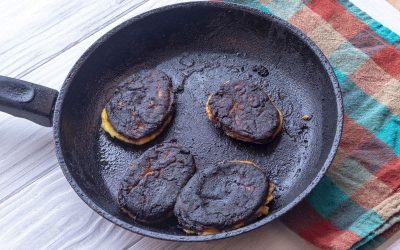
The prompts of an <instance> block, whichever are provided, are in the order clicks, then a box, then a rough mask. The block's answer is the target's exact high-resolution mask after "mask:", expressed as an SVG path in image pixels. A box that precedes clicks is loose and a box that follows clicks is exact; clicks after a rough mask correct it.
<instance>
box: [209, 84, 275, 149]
mask: <svg viewBox="0 0 400 250" xmlns="http://www.w3.org/2000/svg"><path fill="white" fill-rule="evenodd" d="M206 110H207V113H208V116H209V118H210V120H211V121H212V122H213V123H214V124H215V125H216V126H217V127H219V128H222V130H224V132H225V133H226V134H227V135H228V136H230V137H233V138H235V139H238V140H242V141H247V142H253V143H260V144H261V143H267V142H269V141H271V140H272V139H273V138H274V137H275V136H276V134H277V133H279V131H280V130H281V128H282V117H281V114H280V111H279V110H278V109H277V108H276V107H275V106H274V104H273V103H272V102H271V100H270V99H269V97H268V95H267V93H266V92H265V89H264V87H263V86H261V85H259V84H254V83H248V82H227V83H225V84H223V85H222V86H221V87H220V88H219V90H218V91H217V92H215V93H214V94H213V95H212V96H211V97H210V98H209V100H208V102H207V107H206Z"/></svg>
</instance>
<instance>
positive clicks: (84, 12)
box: [0, 0, 400, 250]
mask: <svg viewBox="0 0 400 250" xmlns="http://www.w3.org/2000/svg"><path fill="white" fill-rule="evenodd" d="M176 2H183V1H179V0H143V1H142V0H130V1H128V0H125V1H124V0H118V1H115V0H114V1H111V0H87V1H83V0H71V1H67V0H52V1H45V0H37V1H32V0H21V1H12V0H3V1H0V9H1V10H2V15H0V23H1V24H2V25H0V62H1V64H0V75H7V76H11V77H18V78H21V79H24V80H27V81H31V82H35V83H39V84H42V85H45V86H48V87H52V88H55V89H59V88H60V86H61V84H62V82H63V81H64V79H65V77H66V75H67V74H68V72H69V70H70V69H71V67H72V66H73V64H74V63H75V62H76V61H77V60H78V58H79V57H80V56H81V55H82V53H83V52H84V51H85V50H86V49H87V48H88V47H89V46H90V45H91V44H93V42H94V41H96V40H97V39H98V38H99V37H101V36H102V35H104V34H105V33H106V32H107V31H109V30H110V29H112V28H113V27H115V26H116V25H118V24H120V23H122V22H123V21H125V20H127V19H129V18H131V17H133V16H135V15H137V14H140V13H143V12H145V11H147V10H150V9H153V8H156V7H160V6H163V5H167V4H172V3H176ZM0 141H1V143H0V228H1V233H0V249H77V248H79V249H126V248H130V249H211V248H212V249H265V248H266V246H268V247H269V248H271V249H294V250H295V249H312V247H311V245H310V244H308V243H307V242H305V241H303V240H302V239H300V238H299V237H298V236H297V235H295V234H294V233H292V232H291V231H290V230H288V229H287V228H286V227H285V226H283V225H282V224H281V223H280V222H278V221H276V222H273V223H271V224H269V225H268V226H266V227H263V228H262V229H260V230H256V231H253V232H251V233H249V234H245V235H242V236H239V237H236V238H232V239H227V240H220V241H215V242H206V243H186V244H183V243H176V242H167V241H160V240H154V239H151V238H147V237H142V236H139V235H136V234H133V233H130V232H128V231H126V230H124V229H121V228H119V227H117V226H115V225H113V224H112V223H110V222H108V221H106V220H105V219H103V218H101V217H100V216H99V215H97V214H96V213H94V212H93V211H92V210H91V209H90V208H89V207H87V206H86V204H84V202H83V201H81V200H80V198H79V197H78V196H77V195H76V194H75V193H74V191H73V190H72V189H71V187H70V186H69V184H68V183H67V181H66V180H65V178H64V176H63V175H62V173H61V170H60V168H59V165H58V163H57V159H56V156H55V149H54V143H53V139H52V131H51V129H49V128H43V127H40V126H39V125H36V124H33V123H31V122H29V121H26V120H23V119H19V118H15V117H11V116H9V115H7V114H4V113H0ZM395 237H396V236H395ZM399 237H400V236H397V238H393V239H394V240H392V241H391V243H390V244H388V245H387V246H390V245H392V246H396V242H395V241H396V239H398V238H399ZM393 242H394V243H393ZM386 244H387V243H386ZM387 246H386V247H387ZM397 246H398V244H397Z"/></svg>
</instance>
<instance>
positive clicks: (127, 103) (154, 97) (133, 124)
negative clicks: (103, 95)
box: [106, 70, 173, 140]
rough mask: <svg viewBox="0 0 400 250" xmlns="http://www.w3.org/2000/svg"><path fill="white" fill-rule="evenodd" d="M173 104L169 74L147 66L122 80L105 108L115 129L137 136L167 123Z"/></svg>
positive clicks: (134, 137)
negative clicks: (145, 69)
mask: <svg viewBox="0 0 400 250" xmlns="http://www.w3.org/2000/svg"><path fill="white" fill-rule="evenodd" d="M172 105H173V89H172V82H171V80H170V79H169V77H168V76H167V75H166V74H164V73H163V72H161V71H159V70H148V71H144V72H141V73H140V74H135V75H133V76H131V77H130V78H129V79H128V80H126V81H125V82H123V83H122V84H120V85H119V86H118V87H117V89H116V90H115V93H114V95H113V96H112V97H111V99H110V100H109V102H108V103H107V104H106V111H107V116H108V121H109V122H110V123H111V125H112V127H113V128H114V130H115V131H117V132H118V133H120V134H122V135H123V136H125V137H126V138H128V139H133V140H138V139H140V138H143V137H146V136H148V135H150V134H152V133H154V132H155V131H156V130H157V129H159V128H161V127H162V126H163V125H164V124H163V123H165V122H166V121H167V120H168V119H167V117H168V116H169V115H171V113H172ZM164 127H165V126H164Z"/></svg>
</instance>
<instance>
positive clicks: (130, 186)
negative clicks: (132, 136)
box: [118, 143, 195, 223]
mask: <svg viewBox="0 0 400 250" xmlns="http://www.w3.org/2000/svg"><path fill="white" fill-rule="evenodd" d="M194 172H195V162H194V159H193V156H192V155H191V154H190V152H189V151H188V150H187V149H185V148H184V147H182V146H179V145H177V144H175V143H162V144H158V145H156V146H154V147H152V148H150V149H148V150H147V151H146V152H144V153H143V154H142V156H141V157H140V158H139V159H138V160H137V161H136V162H135V163H134V164H133V165H132V166H131V167H130V168H129V171H128V172H127V176H126V177H125V179H124V181H123V182H122V187H121V189H120V191H119V194H118V202H119V204H120V206H121V208H122V210H123V211H124V212H125V213H127V214H128V215H129V216H130V217H131V218H133V219H136V220H138V221H142V222H146V223H154V222H159V221H161V220H164V219H167V218H168V217H169V216H170V215H172V210H173V207H174V205H175V202H176V198H177V196H178V194H179V192H180V191H181V189H182V187H183V186H184V185H185V184H186V183H187V181H188V180H189V179H190V177H191V176H192V175H193V174H194Z"/></svg>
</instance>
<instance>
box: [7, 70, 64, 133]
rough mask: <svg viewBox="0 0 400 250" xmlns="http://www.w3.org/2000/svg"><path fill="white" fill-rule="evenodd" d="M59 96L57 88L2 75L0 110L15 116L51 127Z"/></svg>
mask: <svg viewBox="0 0 400 250" xmlns="http://www.w3.org/2000/svg"><path fill="white" fill-rule="evenodd" d="M57 96H58V91H57V90H54V89H50V88H47V87H44V86H40V85H37V84H33V83H30V82H25V81H22V80H18V79H14V78H10V77H5V76H0V111H3V112H6V113H9V114H11V115H13V116H17V117H22V118H25V119H28V120H31V121H33V122H35V123H37V124H40V125H42V126H45V127H51V126H52V124H53V121H52V120H53V111H54V105H55V102H56V99H57Z"/></svg>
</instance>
